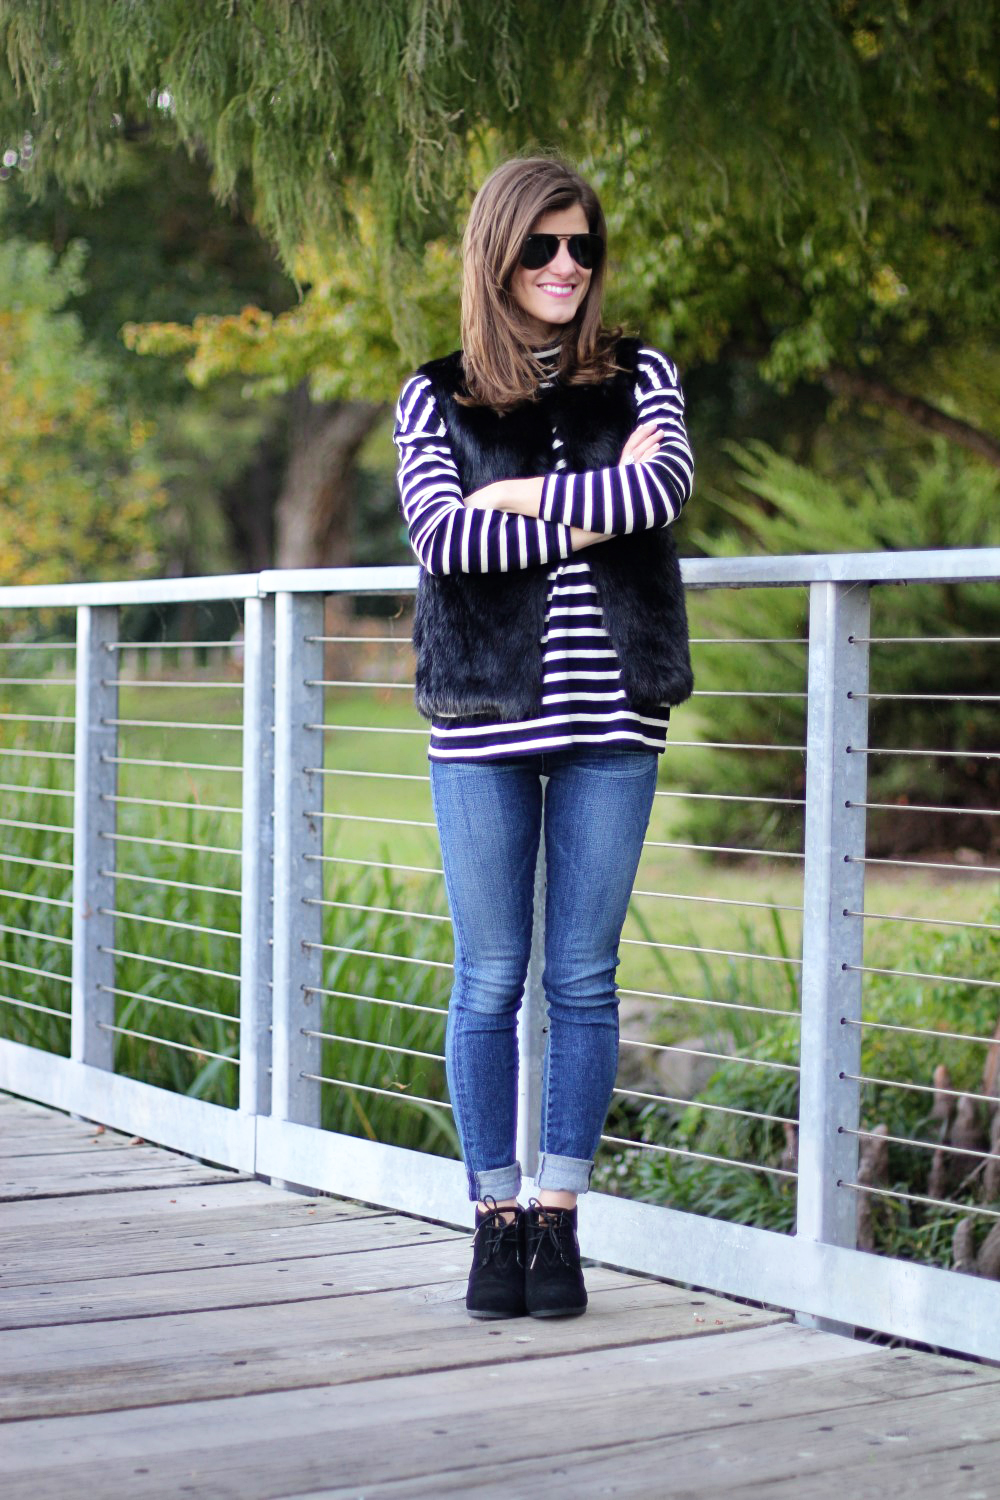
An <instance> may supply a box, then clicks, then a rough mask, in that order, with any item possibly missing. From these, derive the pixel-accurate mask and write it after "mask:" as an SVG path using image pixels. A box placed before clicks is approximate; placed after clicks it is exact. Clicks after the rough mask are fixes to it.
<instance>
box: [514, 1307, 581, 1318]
mask: <svg viewBox="0 0 1000 1500" xmlns="http://www.w3.org/2000/svg"><path fill="white" fill-rule="evenodd" d="M586 1311H587V1309H586V1306H584V1307H546V1308H539V1309H538V1310H537V1311H536V1310H535V1309H534V1308H529V1309H528V1317H529V1318H582V1317H583V1314H584V1313H585V1312H586Z"/></svg>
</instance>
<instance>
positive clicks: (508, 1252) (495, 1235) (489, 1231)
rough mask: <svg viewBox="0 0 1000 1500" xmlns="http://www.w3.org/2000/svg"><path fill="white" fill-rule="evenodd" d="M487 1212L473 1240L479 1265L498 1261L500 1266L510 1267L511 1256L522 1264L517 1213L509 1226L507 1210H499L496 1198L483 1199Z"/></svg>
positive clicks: (478, 1225) (477, 1226) (477, 1227)
mask: <svg viewBox="0 0 1000 1500" xmlns="http://www.w3.org/2000/svg"><path fill="white" fill-rule="evenodd" d="M483 1203H484V1204H485V1205H486V1208H487V1212H486V1213H485V1214H484V1215H483V1217H482V1218H481V1219H480V1221H479V1223H478V1224H477V1225H476V1233H475V1237H474V1240H473V1244H474V1245H475V1255H476V1259H477V1260H478V1262H479V1264H480V1265H482V1266H485V1265H488V1264H489V1262H490V1261H491V1260H496V1263H497V1265H498V1266H507V1265H510V1262H511V1256H512V1255H513V1258H514V1259H515V1260H516V1262H517V1264H518V1265H520V1264H521V1241H520V1236H519V1235H518V1232H517V1212H516V1211H515V1213H514V1217H513V1219H511V1221H510V1223H509V1224H508V1223H507V1221H506V1219H505V1218H504V1213H505V1212H506V1210H505V1209H502V1208H497V1200H496V1199H495V1198H491V1197H486V1198H484V1199H483Z"/></svg>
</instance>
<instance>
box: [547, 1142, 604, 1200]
mask: <svg viewBox="0 0 1000 1500" xmlns="http://www.w3.org/2000/svg"><path fill="white" fill-rule="evenodd" d="M593 1170H594V1163H593V1162H592V1161H585V1160H584V1159H583V1158H582V1157H579V1156H555V1155H554V1154H553V1153H552V1152H551V1151H543V1152H542V1154H541V1155H540V1156H539V1158H538V1171H537V1172H536V1173H535V1186H536V1188H539V1189H541V1188H548V1189H549V1191H550V1192H557V1193H586V1192H587V1191H588V1190H589V1188H590V1176H591V1173H592V1172H593Z"/></svg>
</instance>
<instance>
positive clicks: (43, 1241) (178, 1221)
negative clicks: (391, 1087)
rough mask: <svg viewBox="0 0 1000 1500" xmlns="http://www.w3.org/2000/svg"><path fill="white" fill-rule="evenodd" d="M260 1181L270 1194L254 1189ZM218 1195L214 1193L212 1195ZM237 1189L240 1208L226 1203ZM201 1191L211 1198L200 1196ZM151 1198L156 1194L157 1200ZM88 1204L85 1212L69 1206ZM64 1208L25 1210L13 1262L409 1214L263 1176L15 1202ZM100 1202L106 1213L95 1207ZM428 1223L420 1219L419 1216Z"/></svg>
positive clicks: (33, 1263) (9, 1238)
mask: <svg viewBox="0 0 1000 1500" xmlns="http://www.w3.org/2000/svg"><path fill="white" fill-rule="evenodd" d="M257 1187H260V1188H262V1189H263V1193H264V1195H266V1196H260V1195H257V1196H254V1197H251V1196H249V1191H250V1190H251V1189H254V1188H257ZM210 1194H211V1195H213V1197H211V1198H209V1195H210ZM227 1194H232V1195H233V1197H234V1203H233V1206H232V1208H230V1207H229V1206H228V1204H227V1203H226V1202H225V1198H226V1195H227ZM199 1198H201V1199H208V1201H205V1202H202V1203H200V1202H199ZM148 1200H154V1201H153V1202H150V1201H148ZM77 1204H81V1205H82V1209H81V1212H80V1213H79V1214H70V1213H69V1210H70V1209H71V1208H73V1207H74V1206H75V1205H77ZM24 1207H30V1208H37V1209H39V1210H42V1209H49V1208H51V1209H53V1210H63V1211H64V1212H63V1213H61V1214H60V1215H59V1217H55V1216H54V1214H53V1215H52V1216H44V1217H43V1216H42V1215H41V1214H40V1215H39V1217H38V1219H37V1220H34V1221H33V1220H32V1218H31V1217H30V1216H22V1217H21V1218H20V1220H19V1222H18V1223H17V1224H15V1225H14V1226H12V1227H11V1228H10V1229H9V1230H8V1229H6V1218H7V1209H5V1210H4V1220H5V1231H4V1233H3V1234H2V1238H0V1245H2V1247H3V1254H4V1257H5V1258H6V1259H7V1260H8V1262H9V1263H10V1264H11V1265H22V1266H24V1267H25V1268H27V1269H29V1270H31V1269H35V1268H38V1267H40V1266H44V1265H45V1264H46V1262H47V1260H48V1259H50V1258H53V1257H54V1258H55V1259H56V1260H58V1259H59V1258H60V1257H62V1256H64V1255H65V1253H66V1252H67V1251H72V1250H73V1249H75V1248H76V1247H77V1246H80V1245H88V1246H93V1247H94V1248H96V1249H99V1248H100V1247H101V1246H102V1245H105V1244H108V1243H111V1244H122V1243H123V1242H125V1241H128V1242H130V1243H131V1244H133V1245H139V1244H141V1243H142V1242H143V1240H147V1239H148V1240H150V1241H152V1240H155V1239H163V1238H165V1237H166V1238H169V1237H170V1236H171V1235H175V1234H176V1235H183V1234H187V1233H193V1234H199V1232H200V1231H203V1232H204V1235H208V1236H216V1235H219V1234H232V1233H237V1234H241V1233H255V1232H260V1233H263V1232H265V1231H268V1230H272V1229H274V1230H278V1229H283V1228H288V1227H289V1226H291V1225H294V1224H300V1223H301V1224H329V1223H339V1222H340V1221H341V1220H343V1219H374V1218H377V1219H385V1218H386V1217H393V1218H399V1217H405V1215H388V1214H387V1210H385V1209H376V1208H367V1207H365V1206H364V1205H363V1204H359V1203H351V1202H350V1201H349V1200H348V1199H337V1198H300V1197H298V1196H294V1195H292V1194H291V1193H281V1192H280V1191H278V1190H277V1189H275V1188H271V1187H268V1186H266V1185H265V1184H263V1183H260V1184H257V1183H253V1182H243V1183H236V1184H224V1185H222V1186H221V1191H220V1184H218V1183H209V1184H207V1185H205V1184H202V1185H199V1186H196V1187H193V1188H187V1189H185V1188H183V1187H176V1186H173V1185H171V1186H168V1187H165V1188H150V1189H148V1190H147V1191H146V1192H143V1193H141V1194H140V1193H108V1194H101V1195H100V1196H90V1197H82V1198H56V1199H52V1198H40V1199H31V1200H26V1201H25V1202H24V1203H18V1204H12V1205H10V1208H11V1209H15V1208H24ZM91 1208H95V1209H100V1210H102V1211H101V1212H93V1213H91V1212H87V1210H89V1209H91ZM411 1222H412V1223H420V1222H422V1221H420V1220H415V1219H414V1220H411Z"/></svg>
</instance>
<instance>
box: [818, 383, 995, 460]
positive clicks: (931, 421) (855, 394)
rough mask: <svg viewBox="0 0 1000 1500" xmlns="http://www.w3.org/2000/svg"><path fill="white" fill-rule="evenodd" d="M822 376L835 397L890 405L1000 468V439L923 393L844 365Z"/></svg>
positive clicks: (907, 417) (920, 425) (903, 414)
mask: <svg viewBox="0 0 1000 1500" xmlns="http://www.w3.org/2000/svg"><path fill="white" fill-rule="evenodd" d="M819 378H820V380H821V381H822V383H823V385H825V386H826V388H827V390H828V391H831V392H832V393H833V395H835V396H847V397H849V398H851V399H853V400H855V401H871V402H874V403H875V405H876V406H888V407H889V408H890V410H891V411H896V412H899V414H900V416H902V417H906V419H907V420H908V421H910V422H915V423H916V425H917V426H918V427H923V428H924V429H925V430H926V431H928V432H939V433H940V434H941V435H942V437H946V438H950V439H951V441H952V442H953V443H958V444H959V446H960V447H962V448H967V449H968V450H969V452H970V453H978V455H979V457H980V458H985V459H986V461H987V462H988V463H991V464H993V465H994V466H995V467H996V468H1000V441H998V439H997V438H995V437H993V436H991V434H990V433H988V432H984V431H983V430H982V428H980V427H973V426H972V424H971V423H970V422H963V421H962V419H961V417H951V416H949V415H948V413H947V412H946V411H942V410H941V408H940V407H939V406H932V405H931V403H930V402H929V401H925V400H924V399H923V398H922V397H921V396H911V395H908V394H907V392H906V391H899V390H897V389H896V387H895V386H892V385H887V384H886V383H885V381H884V380H878V379H876V377H875V376H873V375H866V374H865V373H864V372H863V371H861V370H847V369H845V368H844V367H843V366H842V365H832V366H831V367H830V369H828V370H824V371H823V373H822V374H821V375H820V377H819Z"/></svg>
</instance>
